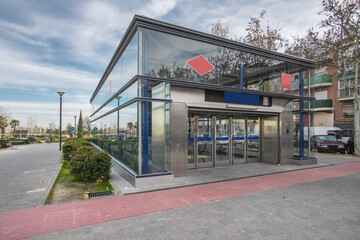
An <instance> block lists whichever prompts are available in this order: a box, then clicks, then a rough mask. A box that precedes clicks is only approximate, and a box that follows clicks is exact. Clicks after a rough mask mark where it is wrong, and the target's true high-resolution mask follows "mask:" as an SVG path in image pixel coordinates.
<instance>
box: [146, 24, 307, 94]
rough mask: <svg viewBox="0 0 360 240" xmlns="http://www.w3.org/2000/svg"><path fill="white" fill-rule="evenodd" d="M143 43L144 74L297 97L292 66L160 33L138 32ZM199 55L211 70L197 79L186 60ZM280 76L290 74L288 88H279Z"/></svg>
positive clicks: (295, 69)
mask: <svg viewBox="0 0 360 240" xmlns="http://www.w3.org/2000/svg"><path fill="white" fill-rule="evenodd" d="M140 31H141V32H142V37H143V41H146V48H144V50H143V51H146V53H145V54H144V56H146V60H145V61H144V64H146V66H145V67H144V68H143V69H145V70H144V73H143V74H144V75H149V76H152V77H158V78H166V79H174V80H179V81H186V82H194V83H204V84H212V85H219V86H226V87H236V88H239V87H240V88H245V89H250V90H258V91H265V92H274V93H282V94H289V95H298V94H299V93H298V92H294V91H296V90H298V89H299V72H300V71H304V70H306V68H304V67H300V66H298V65H295V64H291V63H285V62H283V61H280V60H276V59H272V58H269V57H264V56H259V55H255V54H252V53H247V52H242V51H239V50H234V49H230V48H224V47H221V46H216V45H212V44H208V43H204V42H200V41H195V40H192V39H187V38H183V37H178V36H174V35H170V34H166V33H162V32H156V31H153V30H148V29H141V30H140ZM199 55H202V56H204V57H205V58H206V59H207V60H208V61H209V62H210V63H211V64H212V65H213V66H214V69H213V70H212V71H210V72H208V73H206V74H204V75H202V76H200V75H199V74H198V73H197V72H196V71H195V70H194V69H192V67H190V65H189V64H187V61H189V60H191V59H193V58H195V57H197V56H199ZM281 73H290V74H291V89H290V90H289V89H285V88H282V84H281V81H282V79H281Z"/></svg>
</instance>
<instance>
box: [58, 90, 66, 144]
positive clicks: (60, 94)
mask: <svg viewBox="0 0 360 240" xmlns="http://www.w3.org/2000/svg"><path fill="white" fill-rule="evenodd" d="M57 93H58V94H59V96H60V142H59V151H61V125H62V95H64V94H65V92H57Z"/></svg>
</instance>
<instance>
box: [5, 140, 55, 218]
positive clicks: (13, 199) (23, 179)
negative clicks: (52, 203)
mask: <svg viewBox="0 0 360 240" xmlns="http://www.w3.org/2000/svg"><path fill="white" fill-rule="evenodd" d="M60 167H61V152H60V151H59V143H51V144H31V145H21V146H14V149H13V150H1V151H0V213H2V212H8V211H14V210H20V209H25V208H33V207H38V206H43V205H44V202H45V200H46V197H47V196H48V194H49V192H50V189H51V187H52V185H53V183H54V181H55V178H56V176H57V175H58V173H59V170H60Z"/></svg>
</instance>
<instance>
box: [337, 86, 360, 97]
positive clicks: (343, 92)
mask: <svg viewBox="0 0 360 240" xmlns="http://www.w3.org/2000/svg"><path fill="white" fill-rule="evenodd" d="M358 95H360V88H358ZM353 96H354V92H353V90H352V89H338V96H337V97H338V98H349V97H353Z"/></svg>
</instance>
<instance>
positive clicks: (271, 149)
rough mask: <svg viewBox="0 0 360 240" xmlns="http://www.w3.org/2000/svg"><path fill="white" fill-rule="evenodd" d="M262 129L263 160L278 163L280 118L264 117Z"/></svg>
mask: <svg viewBox="0 0 360 240" xmlns="http://www.w3.org/2000/svg"><path fill="white" fill-rule="evenodd" d="M261 119H262V124H261V125H262V128H261V158H262V161H263V162H267V163H275V164H277V163H278V157H279V151H278V148H279V147H278V146H279V141H278V116H263V117H262V118H261Z"/></svg>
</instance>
